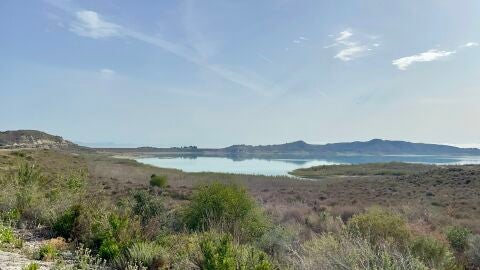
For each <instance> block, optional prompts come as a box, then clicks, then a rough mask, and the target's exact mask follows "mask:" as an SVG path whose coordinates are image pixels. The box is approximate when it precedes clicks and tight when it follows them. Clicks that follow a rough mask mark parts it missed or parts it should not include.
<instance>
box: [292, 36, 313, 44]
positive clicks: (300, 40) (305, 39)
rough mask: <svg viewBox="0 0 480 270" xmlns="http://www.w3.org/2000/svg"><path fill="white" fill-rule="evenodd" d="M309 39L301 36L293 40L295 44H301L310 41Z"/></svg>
mask: <svg viewBox="0 0 480 270" xmlns="http://www.w3.org/2000/svg"><path fill="white" fill-rule="evenodd" d="M308 40H309V39H308V38H307V37H304V36H299V37H298V38H297V39H294V40H292V42H293V43H295V44H300V43H303V42H305V41H308Z"/></svg>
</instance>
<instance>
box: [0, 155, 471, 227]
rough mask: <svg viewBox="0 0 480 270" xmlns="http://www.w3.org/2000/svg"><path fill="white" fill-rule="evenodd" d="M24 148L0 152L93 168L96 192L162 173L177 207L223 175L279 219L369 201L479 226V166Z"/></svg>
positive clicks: (57, 167)
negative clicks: (295, 173)
mask: <svg viewBox="0 0 480 270" xmlns="http://www.w3.org/2000/svg"><path fill="white" fill-rule="evenodd" d="M23 152H24V156H23V157H19V156H18V154H14V153H13V152H11V151H10V152H8V151H1V152H0V168H3V169H5V168H6V167H9V166H12V165H14V164H15V160H16V159H28V160H31V161H32V162H35V163H36V164H38V165H39V166H40V167H42V169H44V170H45V171H47V172H49V171H50V172H58V171H62V170H71V169H72V168H78V167H83V168H87V169H88V172H89V181H90V185H89V188H90V191H91V192H90V193H91V194H93V196H105V197H117V196H121V195H124V194H127V193H129V192H131V191H132V190H135V189H145V188H148V187H149V180H150V176H151V175H152V174H156V175H164V176H166V177H167V181H168V186H167V188H166V189H165V190H164V191H163V195H164V196H165V197H166V201H167V203H168V205H170V206H173V205H176V204H181V203H183V202H185V200H187V199H188V198H189V197H190V195H191V194H192V191H193V190H194V189H195V188H196V187H197V186H198V185H199V184H201V183H205V182H212V181H219V182H224V183H225V182H226V183H236V184H241V185H243V186H245V187H246V188H247V189H248V191H249V193H250V194H251V195H252V196H254V197H255V198H256V199H257V201H258V202H260V203H261V204H262V205H263V206H264V208H265V209H266V210H267V211H268V212H270V213H272V215H273V216H274V218H275V220H276V221H277V222H285V223H291V222H297V223H305V218H306V217H308V216H309V215H312V214H317V213H321V212H323V211H329V212H331V213H333V214H334V215H338V216H340V217H341V218H342V219H343V220H345V221H346V220H348V219H349V218H350V217H351V216H352V215H353V214H355V213H358V212H361V211H362V210H363V209H365V208H367V207H370V206H374V205H379V206H383V207H388V208H392V209H396V210H397V211H399V212H402V213H403V214H404V215H405V216H407V217H409V219H411V220H412V222H413V223H415V222H417V223H419V224H424V225H425V224H426V225H425V226H424V227H426V228H427V229H428V230H440V229H441V227H443V226H447V225H449V224H457V225H463V226H466V227H468V228H470V229H471V230H472V231H474V232H476V233H480V209H479V205H480V166H448V167H435V166H429V167H428V170H424V169H421V168H423V167H419V168H420V169H418V170H413V169H412V168H413V167H412V166H409V167H408V170H405V171H406V173H402V174H401V175H367V176H362V177H357V176H355V175H353V176H343V177H338V176H326V177H324V178H323V179H322V180H318V181H312V180H305V179H295V178H290V177H266V176H255V175H233V174H222V173H185V172H182V171H179V170H175V169H163V168H156V167H153V166H149V165H143V164H140V163H138V162H136V161H133V160H127V159H116V158H112V157H110V156H109V155H107V154H98V153H90V152H86V153H69V152H62V151H55V150H28V151H23ZM432 167H433V168H432ZM415 168H416V167H415ZM397 169H401V168H397ZM168 205H167V206H168ZM409 206H410V207H409ZM422 213H429V215H428V216H426V215H425V214H422ZM422 226H423V225H422ZM422 228H423V227H422Z"/></svg>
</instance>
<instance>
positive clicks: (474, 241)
mask: <svg viewBox="0 0 480 270" xmlns="http://www.w3.org/2000/svg"><path fill="white" fill-rule="evenodd" d="M465 257H466V259H467V262H468V266H469V267H470V268H471V269H480V234H475V235H470V237H468V249H467V251H466V252H465Z"/></svg>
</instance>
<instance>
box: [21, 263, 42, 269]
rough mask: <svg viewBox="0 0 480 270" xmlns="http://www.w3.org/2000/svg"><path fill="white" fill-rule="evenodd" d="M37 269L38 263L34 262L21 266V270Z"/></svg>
mask: <svg viewBox="0 0 480 270" xmlns="http://www.w3.org/2000/svg"><path fill="white" fill-rule="evenodd" d="M39 269H40V265H39V264H38V263H36V262H33V263H29V264H27V265H25V266H24V267H22V270H39Z"/></svg>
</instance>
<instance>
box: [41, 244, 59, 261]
mask: <svg viewBox="0 0 480 270" xmlns="http://www.w3.org/2000/svg"><path fill="white" fill-rule="evenodd" d="M58 254H59V252H58V250H57V248H56V247H55V246H54V245H52V244H51V243H47V244H44V245H42V246H41V247H40V249H39V251H38V259H39V260H42V261H53V260H55V258H57V257H58Z"/></svg>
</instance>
